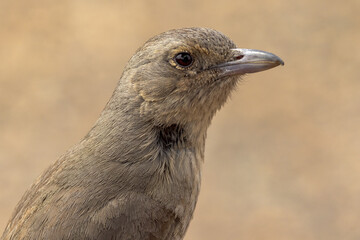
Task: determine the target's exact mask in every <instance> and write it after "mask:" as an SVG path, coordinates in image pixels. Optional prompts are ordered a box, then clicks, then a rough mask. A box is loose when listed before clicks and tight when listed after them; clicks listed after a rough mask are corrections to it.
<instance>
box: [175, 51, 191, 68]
mask: <svg viewBox="0 0 360 240" xmlns="http://www.w3.org/2000/svg"><path fill="white" fill-rule="evenodd" d="M175 62H176V63H177V64H179V65H180V66H182V67H188V66H190V65H191V64H192V63H193V59H192V57H191V55H190V54H189V53H186V52H182V53H178V54H177V55H176V56H175Z"/></svg>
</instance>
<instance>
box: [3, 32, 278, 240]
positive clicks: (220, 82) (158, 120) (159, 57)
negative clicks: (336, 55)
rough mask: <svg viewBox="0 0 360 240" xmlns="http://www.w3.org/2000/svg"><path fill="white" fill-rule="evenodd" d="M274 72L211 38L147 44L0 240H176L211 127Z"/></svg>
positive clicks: (192, 202)
mask: <svg viewBox="0 0 360 240" xmlns="http://www.w3.org/2000/svg"><path fill="white" fill-rule="evenodd" d="M279 65H284V62H283V61H282V60H281V59H280V58H279V57H278V56H276V55H274V54H272V53H269V52H265V51H260V50H253V49H245V48H237V46H236V45H235V43H234V42H233V41H232V40H230V38H228V37H227V36H225V35H224V34H222V33H220V32H218V31H216V30H213V29H209V28H201V27H193V28H182V29H174V30H169V31H167V32H164V33H160V34H158V35H156V36H154V37H152V38H150V39H149V40H148V41H147V42H145V43H144V45H143V46H142V47H140V48H139V49H138V50H137V51H136V52H135V54H134V55H133V56H132V57H131V58H130V60H129V61H128V63H127V65H126V66H125V68H124V70H123V73H122V75H121V77H120V80H119V82H118V84H117V86H116V88H115V90H114V92H113V94H112V96H111V98H110V100H109V101H108V102H107V104H106V105H105V108H104V110H103V111H102V112H101V114H100V116H99V118H98V120H97V121H96V123H95V124H94V126H93V127H92V129H91V130H90V131H89V132H88V133H87V135H86V136H85V137H84V138H83V139H82V140H80V141H79V143H77V144H76V145H75V146H73V147H71V148H70V149H69V150H68V151H67V152H66V153H65V154H63V155H62V156H60V158H59V159H58V160H57V161H55V162H54V163H53V164H52V165H51V166H50V167H49V168H48V169H47V170H46V171H45V172H44V173H43V174H42V175H41V176H40V177H39V178H38V179H37V180H36V181H35V183H33V185H32V186H31V187H30V189H29V190H28V191H26V193H25V194H24V196H23V197H22V199H21V200H20V202H19V203H18V205H17V206H16V208H15V211H14V212H13V215H12V216H11V218H10V220H9V223H8V224H7V226H6V228H5V231H4V233H3V234H2V237H1V238H0V239H1V240H18V239H21V240H23V239H26V240H32V239H36V240H43V239H47V240H60V239H69V240H75V239H76V240H92V239H99V240H104V239H122V240H130V239H131V240H140V239H141V240H165V239H174V240H180V239H183V238H184V235H185V233H186V230H187V229H188V226H189V223H190V221H191V219H192V216H193V212H194V209H195V206H196V202H197V198H198V195H199V191H200V183H201V169H202V165H203V162H204V149H205V140H206V132H207V129H208V127H209V125H210V123H211V120H212V118H213V117H214V115H215V113H216V112H217V111H218V110H219V109H220V108H221V107H222V106H223V105H224V103H225V102H226V100H227V99H228V98H229V95H230V93H231V92H232V91H233V90H234V89H236V85H237V83H238V82H239V81H240V79H241V77H242V76H243V75H245V74H248V73H255V72H259V71H264V70H267V69H270V68H274V67H276V66H279Z"/></svg>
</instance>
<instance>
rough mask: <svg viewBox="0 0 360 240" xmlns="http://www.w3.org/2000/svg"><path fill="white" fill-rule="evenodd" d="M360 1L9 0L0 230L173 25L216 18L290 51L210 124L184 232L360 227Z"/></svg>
mask: <svg viewBox="0 0 360 240" xmlns="http://www.w3.org/2000/svg"><path fill="white" fill-rule="evenodd" d="M359 12H360V1H358V0H348V1H326V0H319V1H313V0H302V1H297V0H290V1H289V0H272V1H259V0H252V1H245V0H238V1H232V0H222V1H215V0H214V1H212V0H207V1H205V0H204V1H190V0H183V1H176V2H175V1H174V2H172V1H165V0H162V1H160V0H159V1H155V0H150V1H149V0H139V1H113V0H107V1H85V0H71V1H70V0H64V1H46V0H42V1H41V0H38V1H37V0H26V1H25V0H20V1H11V0H1V1H0V232H2V231H3V229H4V228H5V224H6V222H7V221H8V219H9V217H10V214H11V212H12V211H13V209H14V207H15V205H16V203H17V202H18V201H19V199H20V197H21V196H22V194H23V193H24V191H25V190H26V189H27V188H29V186H30V185H31V183H32V182H33V181H34V179H35V178H36V177H37V176H38V175H39V174H40V173H41V172H42V171H43V170H44V169H45V168H46V167H47V166H49V165H50V164H51V163H52V162H54V161H55V160H56V159H57V158H58V156H59V155H60V154H62V153H63V152H64V151H66V149H67V148H69V147H70V146H72V145H73V144H75V143H76V142H77V141H79V140H80V139H81V138H82V137H83V136H84V135H85V134H86V133H87V131H88V130H89V129H90V128H91V126H92V124H93V123H94V122H95V120H96V119H97V117H98V115H99V113H100V112H101V110H102V108H103V106H104V105H105V103H106V102H107V100H108V99H109V97H110V95H111V93H112V91H113V89H114V87H115V85H116V82H117V80H118V79H119V77H120V75H121V73H122V69H123V67H124V65H125V63H126V62H127V60H128V59H129V58H130V57H131V56H132V54H133V53H134V52H135V51H136V49H137V48H138V47H139V46H141V45H142V44H143V43H144V42H145V41H146V40H147V39H148V38H149V37H151V36H153V35H155V34H157V33H160V32H163V31H166V30H168V29H173V28H180V27H189V26H204V27H210V28H214V29H217V30H219V31H221V32H223V33H225V34H226V35H228V36H229V37H230V38H232V39H233V40H234V42H236V43H237V44H238V47H243V48H255V49H261V50H266V51H270V52H273V53H275V54H277V55H278V56H280V57H281V58H282V59H283V60H284V61H285V66H284V67H278V68H275V69H272V70H269V71H265V72H262V73H257V74H254V75H248V76H247V77H246V78H245V79H244V80H243V82H242V83H241V84H239V86H238V89H237V91H235V92H234V93H233V95H232V98H231V99H230V100H229V101H228V103H227V104H226V105H225V106H224V107H223V109H222V110H221V111H220V112H219V113H218V114H217V115H216V116H215V118H214V120H213V123H212V125H211V127H210V129H209V131H208V139H207V146H206V155H205V157H206V160H205V165H204V168H203V178H202V191H201V194H200V198H199V201H198V205H197V209H196V211H195V215H194V219H193V221H192V223H191V224H190V228H189V230H188V232H187V235H186V237H185V239H188V240H190V239H194V240H201V239H207V240H211V239H267V240H271V239H274V240H282V239H284V240H288V239H292V240H297V239H299V240H300V239H301V240H302V239H307V240H318V239H327V240H332V239H334V240H335V239H336V240H338V239H360V227H359V224H360V14H359Z"/></svg>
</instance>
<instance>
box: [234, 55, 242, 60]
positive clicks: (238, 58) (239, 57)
mask: <svg viewBox="0 0 360 240" xmlns="http://www.w3.org/2000/svg"><path fill="white" fill-rule="evenodd" d="M243 57H244V55H238V56H236V57H235V60H240V59H242V58H243Z"/></svg>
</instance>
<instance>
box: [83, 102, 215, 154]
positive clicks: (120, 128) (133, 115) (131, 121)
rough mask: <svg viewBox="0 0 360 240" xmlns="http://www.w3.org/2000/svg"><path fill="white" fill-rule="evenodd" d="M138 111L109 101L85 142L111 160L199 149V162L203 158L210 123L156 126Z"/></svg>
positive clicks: (135, 108)
mask: <svg viewBox="0 0 360 240" xmlns="http://www.w3.org/2000/svg"><path fill="white" fill-rule="evenodd" d="M120 102H121V101H120ZM137 109H139V108H138V106H132V107H131V106H129V105H122V106H121V105H118V104H114V105H112V104H111V102H109V104H108V106H107V107H106V108H105V109H104V111H103V112H102V114H101V117H100V118H99V120H98V121H97V123H96V124H95V126H94V127H93V128H92V130H91V131H90V132H89V134H88V135H87V137H86V138H85V142H91V143H92V146H96V148H97V149H96V151H97V153H98V154H106V155H107V156H111V157H112V158H119V159H123V156H124V155H126V156H127V157H129V158H133V159H136V158H139V157H142V156H144V157H145V156H146V155H148V153H149V152H150V153H154V152H155V151H164V152H168V151H171V150H176V151H181V150H185V149H194V151H195V149H196V151H197V152H198V153H200V159H201V160H202V159H203V153H204V145H205V138H206V130H207V127H208V125H209V123H208V124H204V123H203V122H201V123H196V122H191V123H186V124H181V123H179V124H164V125H158V124H157V125H154V122H153V121H151V119H147V118H144V117H143V116H141V114H140V113H139V112H138V111H136V110H137ZM154 156H156V154H154ZM107 159H108V157H107ZM139 160H140V159H139Z"/></svg>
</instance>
